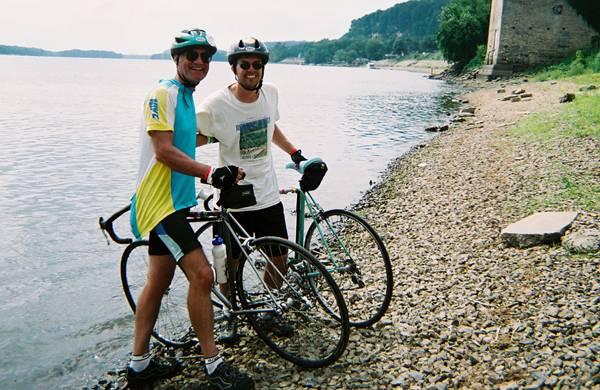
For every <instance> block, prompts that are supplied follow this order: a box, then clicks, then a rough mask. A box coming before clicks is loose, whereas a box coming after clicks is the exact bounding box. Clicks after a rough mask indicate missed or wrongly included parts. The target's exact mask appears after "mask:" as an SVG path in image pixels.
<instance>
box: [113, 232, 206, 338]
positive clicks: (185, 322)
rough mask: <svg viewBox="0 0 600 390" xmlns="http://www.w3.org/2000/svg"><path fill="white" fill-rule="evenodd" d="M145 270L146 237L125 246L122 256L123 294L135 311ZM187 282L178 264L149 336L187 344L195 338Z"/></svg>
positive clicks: (143, 281)
mask: <svg viewBox="0 0 600 390" xmlns="http://www.w3.org/2000/svg"><path fill="white" fill-rule="evenodd" d="M147 271H148V241H146V240H143V241H136V242H134V243H132V244H130V245H128V246H127V248H125V251H124V252H123V256H122V257H121V283H122V285H123V290H124V291H125V297H126V298H127V302H128V303H129V306H130V307H131V310H133V312H134V313H135V309H136V302H137V299H138V296H139V294H140V292H141V291H142V288H143V287H144V284H145V283H146V274H147ZM187 291H188V282H187V278H186V277H185V275H184V273H183V272H182V271H181V269H180V268H179V267H176V268H175V275H174V276H173V280H172V281H171V285H170V286H169V288H168V289H167V291H165V293H164V294H163V297H162V301H161V304H160V311H159V313H158V318H157V319H156V324H155V325H154V330H153V331H152V336H154V338H156V339H157V340H158V341H160V342H162V343H163V344H166V345H169V346H172V347H188V346H191V345H193V344H195V343H197V342H198V340H197V339H196V338H195V334H194V332H193V330H192V328H191V325H190V318H189V314H188V309H187Z"/></svg>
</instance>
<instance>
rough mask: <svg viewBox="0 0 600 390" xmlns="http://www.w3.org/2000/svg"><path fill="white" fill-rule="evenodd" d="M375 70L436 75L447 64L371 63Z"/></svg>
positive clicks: (415, 62)
mask: <svg viewBox="0 0 600 390" xmlns="http://www.w3.org/2000/svg"><path fill="white" fill-rule="evenodd" d="M372 64H373V66H374V67H375V69H392V70H404V71H407V72H416V73H427V74H429V75H438V74H440V73H442V72H444V71H445V70H447V69H448V66H449V65H448V62H446V61H443V60H404V61H392V60H380V61H374V62H372Z"/></svg>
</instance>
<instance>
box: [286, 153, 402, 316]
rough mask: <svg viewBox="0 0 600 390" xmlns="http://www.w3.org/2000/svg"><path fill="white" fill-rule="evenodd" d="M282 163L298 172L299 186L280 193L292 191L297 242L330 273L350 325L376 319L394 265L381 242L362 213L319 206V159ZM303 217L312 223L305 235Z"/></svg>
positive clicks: (389, 291)
mask: <svg viewBox="0 0 600 390" xmlns="http://www.w3.org/2000/svg"><path fill="white" fill-rule="evenodd" d="M286 168H289V169H293V170H296V171H297V172H298V173H300V174H301V175H302V177H301V179H300V188H287V189H282V190H280V193H281V194H289V193H295V194H296V208H295V214H296V237H295V241H296V243H297V244H298V245H300V246H303V247H304V248H306V249H308V250H309V251H310V253H311V254H312V255H313V256H315V257H316V258H317V259H318V260H319V261H320V262H321V264H323V265H324V266H325V268H326V269H327V271H328V272H329V273H330V274H331V275H332V276H333V277H334V279H335V281H336V282H337V284H338V286H339V287H340V289H341V291H342V294H343V295H344V299H345V301H346V305H347V306H348V314H349V317H350V325H351V326H355V327H367V326H370V325H372V324H374V323H376V322H377V321H379V320H380V319H381V317H382V316H383V315H384V314H385V312H386V310H387V309H388V307H389V305H390V301H391V298H392V289H393V273H392V264H391V262H390V257H389V255H388V252H387V249H386V247H385V245H384V243H383V241H382V240H381V238H380V237H379V235H378V234H377V232H376V231H375V229H373V228H372V227H371V226H370V225H369V224H368V223H367V221H366V220H365V219H364V218H363V217H361V216H360V215H358V214H356V213H354V212H351V211H348V210H342V209H333V210H323V208H322V207H321V206H320V205H319V203H318V202H317V200H316V199H315V197H314V196H313V194H312V191H313V190H315V189H316V188H317V187H318V185H319V184H320V181H321V179H322V177H323V175H324V173H325V172H326V171H327V167H326V165H325V163H324V162H323V161H322V160H321V159H320V158H318V157H317V158H312V159H310V160H308V161H302V162H301V163H300V164H298V165H296V164H294V163H290V164H288V165H286ZM314 168H316V169H314ZM319 171H320V172H321V175H320V177H318V178H317V179H316V181H315V180H312V183H311V180H307V179H310V177H308V175H310V174H311V172H319ZM307 222H308V223H310V225H309V226H308V230H306V234H304V232H305V226H306V225H307ZM331 311H332V312H335V309H333V308H332V310H331Z"/></svg>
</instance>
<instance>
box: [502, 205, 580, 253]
mask: <svg viewBox="0 0 600 390" xmlns="http://www.w3.org/2000/svg"><path fill="white" fill-rule="evenodd" d="M575 218H577V213H575V212H542V213H536V214H533V215H530V216H529V217H527V218H523V219H522V220H520V221H518V222H515V223H513V224H510V225H508V226H507V227H506V228H504V229H503V230H502V232H501V233H500V238H501V239H502V241H504V242H505V243H506V244H508V245H510V246H514V247H517V248H527V247H530V246H535V245H542V244H549V243H552V242H556V241H559V240H560V238H561V237H562V236H563V235H564V234H565V232H566V231H567V229H568V228H569V227H570V226H571V224H572V223H573V221H574V220H575Z"/></svg>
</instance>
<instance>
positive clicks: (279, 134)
mask: <svg viewBox="0 0 600 390" xmlns="http://www.w3.org/2000/svg"><path fill="white" fill-rule="evenodd" d="M273 143H274V144H275V145H277V146H279V148H281V150H283V151H284V152H286V153H287V154H289V155H290V158H291V159H292V161H293V162H294V164H296V165H297V164H300V162H301V161H306V158H305V157H304V156H303V155H302V151H301V150H300V149H296V148H295V147H294V145H292V143H291V142H290V141H289V140H288V139H287V138H286V136H285V134H283V131H281V129H280V128H279V126H277V123H276V124H275V130H274V131H273Z"/></svg>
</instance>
